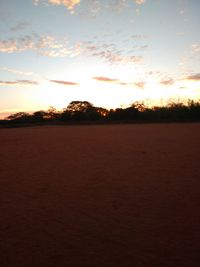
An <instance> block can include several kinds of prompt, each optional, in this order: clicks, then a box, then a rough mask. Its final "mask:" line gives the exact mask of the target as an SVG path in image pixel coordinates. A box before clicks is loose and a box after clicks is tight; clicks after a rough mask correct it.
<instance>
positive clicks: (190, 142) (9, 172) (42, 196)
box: [0, 124, 200, 267]
mask: <svg viewBox="0 0 200 267" xmlns="http://www.w3.org/2000/svg"><path fill="white" fill-rule="evenodd" d="M199 159H200V124H144V125H142V124H141V125H112V126H106V125H104V126H45V127H42V126H41V127H32V128H17V129H0V190H1V191H0V266H1V267H4V266H6V267H8V266H9V267H15V266H17V267H18V266H19V267H28V266H42V267H43V266H44V267H45V266H70V267H71V266H72V267H73V266H75V267H76V266H77V267H78V266H83V267H90V266H91V267H95V266H100V267H102V266H125V267H126V266H134V267H160V266H161V267H165V266H169V267H172V266H175V267H179V266H180V267H184V266H187V267H193V266H200V253H199V251H200V241H199V238H200V216H199V204H200V195H199V188H200V168H199V167H200V164H199Z"/></svg>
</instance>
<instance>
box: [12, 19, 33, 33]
mask: <svg viewBox="0 0 200 267" xmlns="http://www.w3.org/2000/svg"><path fill="white" fill-rule="evenodd" d="M29 25H30V24H29V23H28V22H25V21H21V22H18V23H17V24H16V25H15V26H12V27H10V30H11V31H13V32H15V31H21V30H23V29H25V28H26V27H27V26H29Z"/></svg>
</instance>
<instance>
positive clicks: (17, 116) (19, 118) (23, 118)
mask: <svg viewBox="0 0 200 267" xmlns="http://www.w3.org/2000/svg"><path fill="white" fill-rule="evenodd" d="M30 117H31V115H30V114H29V113H27V112H17V113H14V114H11V115H10V116H8V117H7V119H8V120H12V121H15V122H27V121H29V120H30Z"/></svg>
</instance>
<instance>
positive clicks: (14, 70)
mask: <svg viewBox="0 0 200 267" xmlns="http://www.w3.org/2000/svg"><path fill="white" fill-rule="evenodd" d="M0 70H1V71H8V72H11V73H14V74H20V75H25V76H32V75H35V73H34V72H32V71H22V70H17V69H11V68H0Z"/></svg>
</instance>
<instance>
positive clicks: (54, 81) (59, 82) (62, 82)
mask: <svg viewBox="0 0 200 267" xmlns="http://www.w3.org/2000/svg"><path fill="white" fill-rule="evenodd" d="M49 81H50V82H52V83H58V84H62V85H67V86H71V85H72V86H74V85H79V83H75V82H68V81H60V80H49Z"/></svg>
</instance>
